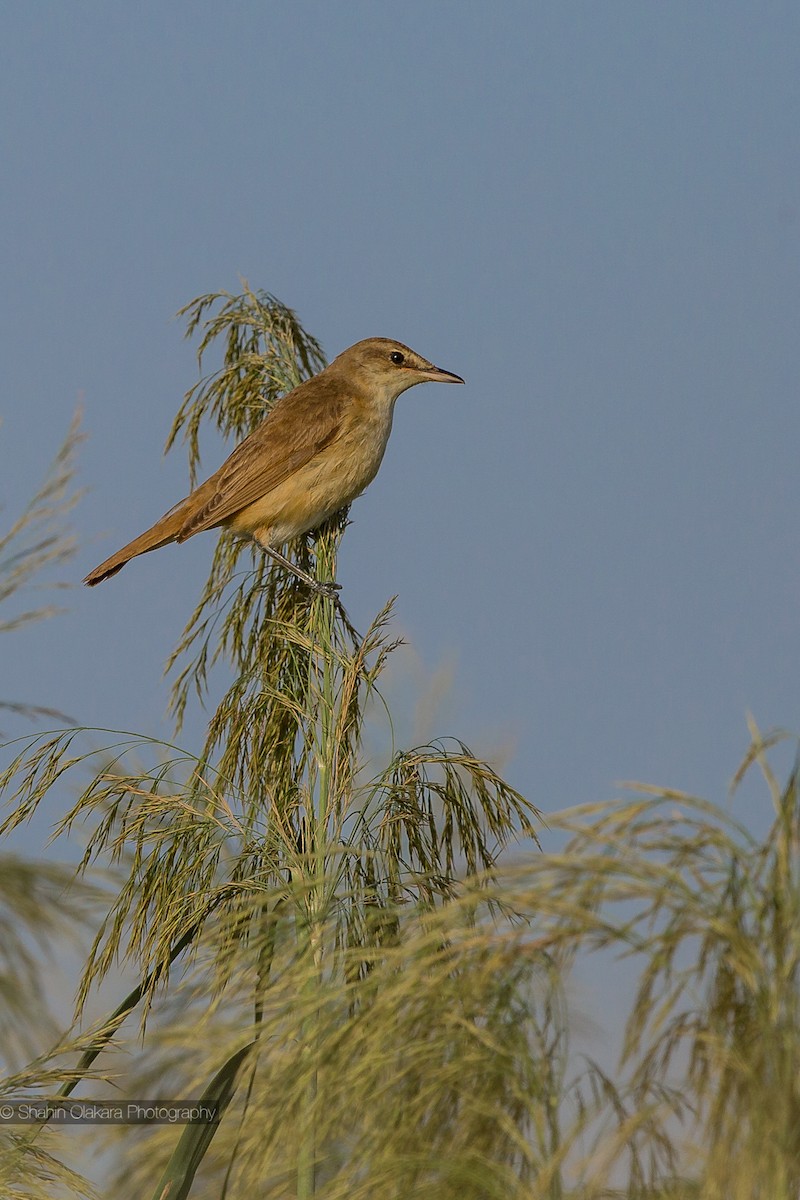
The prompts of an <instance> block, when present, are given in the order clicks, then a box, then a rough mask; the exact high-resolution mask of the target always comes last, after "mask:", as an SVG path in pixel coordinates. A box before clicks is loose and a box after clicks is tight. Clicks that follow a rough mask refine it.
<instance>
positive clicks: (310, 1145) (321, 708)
mask: <svg viewBox="0 0 800 1200" xmlns="http://www.w3.org/2000/svg"><path fill="white" fill-rule="evenodd" d="M335 568H336V550H335V539H334V537H333V536H332V535H331V534H328V533H326V534H323V535H322V536H321V537H320V539H319V541H318V543H317V577H318V578H320V579H333V578H335V574H334V573H335ZM311 627H312V630H313V632H314V634H315V635H316V639H317V647H316V649H317V656H318V657H317V662H318V664H319V665H320V666H321V672H322V679H321V688H320V690H319V693H317V690H316V687H315V680H316V679H318V678H319V674H318V672H315V671H313V670H312V671H311V672H310V673H309V706H308V708H309V713H310V714H311V721H310V722H309V734H308V736H309V738H310V739H312V740H313V741H314V742H315V743H316V755H315V774H316V786H315V787H314V786H312V782H313V781H310V787H309V791H310V794H311V795H312V796H313V794H314V792H316V798H317V803H316V807H315V811H314V816H313V828H312V830H311V845H312V847H313V861H312V871H313V881H312V887H311V889H310V893H309V896H308V900H307V906H308V910H307V911H308V919H307V927H306V929H307V953H308V958H309V965H310V975H309V984H308V992H307V995H308V997H309V998H311V997H313V995H314V994H318V993H319V990H320V987H321V983H322V960H323V949H324V945H323V928H324V920H325V903H326V898H325V887H326V874H327V870H326V868H327V850H328V825H329V817H330V808H331V789H332V786H333V775H334V761H335V746H334V735H333V729H334V705H335V686H334V683H335V680H334V676H335V670H334V662H333V656H334V650H333V628H334V601H333V600H331V599H328V598H326V597H322V596H321V597H318V598H317V599H316V600H315V601H314V608H313V616H312V620H311ZM312 653H313V652H312ZM302 1036H303V1044H304V1047H305V1052H306V1054H307V1055H308V1056H309V1057H312V1058H313V1057H314V1056H315V1055H316V1053H317V1046H318V1042H319V1011H318V1010H315V1011H312V1013H311V1015H310V1016H309V1017H308V1018H307V1020H306V1021H305V1022H304V1027H303V1035H302ZM316 1104H317V1073H316V1069H314V1070H313V1072H312V1075H311V1078H310V1080H309V1085H308V1090H307V1093H306V1113H305V1115H304V1119H303V1121H302V1123H301V1124H302V1136H301V1144H300V1151H299V1155H298V1164H297V1196H298V1200H311V1198H312V1197H313V1196H314V1195H315V1194H316V1157H317V1139H316V1121H315V1115H314V1114H315V1109H316Z"/></svg>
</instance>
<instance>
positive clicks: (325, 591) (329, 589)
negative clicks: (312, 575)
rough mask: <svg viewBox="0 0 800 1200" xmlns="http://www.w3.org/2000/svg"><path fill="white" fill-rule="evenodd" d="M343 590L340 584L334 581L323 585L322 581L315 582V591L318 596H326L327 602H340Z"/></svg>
mask: <svg viewBox="0 0 800 1200" xmlns="http://www.w3.org/2000/svg"><path fill="white" fill-rule="evenodd" d="M341 590H342V585H341V584H340V583H334V582H333V580H332V579H330V580H328V581H327V582H325V583H323V582H321V581H320V580H317V579H315V580H314V591H315V592H316V593H317V595H318V596H325V598H326V599H327V600H338V599H339V596H338V593H339V592H340V591H341Z"/></svg>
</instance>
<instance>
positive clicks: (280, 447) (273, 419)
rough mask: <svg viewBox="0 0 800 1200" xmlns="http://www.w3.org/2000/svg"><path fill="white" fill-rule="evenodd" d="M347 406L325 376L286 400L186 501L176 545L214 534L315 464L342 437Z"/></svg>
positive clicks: (305, 384) (279, 402) (301, 385)
mask: <svg viewBox="0 0 800 1200" xmlns="http://www.w3.org/2000/svg"><path fill="white" fill-rule="evenodd" d="M345 405H346V401H345V397H344V396H343V395H342V393H341V390H340V386H334V384H333V380H330V381H329V380H327V379H323V378H321V377H320V376H317V377H316V378H315V379H311V380H308V381H307V382H306V383H302V384H300V386H299V387H297V388H295V389H294V391H292V392H289V393H288V394H287V395H285V396H282V397H281V399H280V400H279V401H278V402H277V403H276V404H275V406H274V407H273V409H272V411H271V412H270V414H269V416H268V417H267V418H266V420H264V421H263V422H262V423H261V425H259V426H258V428H257V429H255V430H254V431H253V432H252V433H251V434H250V436H249V437H247V438H245V440H244V441H243V442H242V443H241V444H240V445H239V446H237V447H236V449H235V450H234V451H233V453H232V454H231V455H230V457H229V458H227V459H226V461H225V462H224V463H223V464H222V466H221V467H220V468H219V470H218V471H216V472H215V473H214V474H213V475H212V476H211V477H210V479H207V480H206V482H205V483H202V484H201V485H200V486H199V487H198V488H196V490H195V491H194V492H192V494H191V496H188V497H187V499H186V500H184V501H183V502H182V505H181V506H180V507H183V506H185V511H186V519H185V520H184V522H183V524H182V526H181V529H180V533H179V534H178V538H177V540H178V541H181V542H182V541H185V539H186V538H189V537H191V536H192V535H193V534H195V533H200V532H201V531H202V530H204V529H213V528H214V527H215V526H216V525H219V524H220V523H221V522H222V521H225V520H226V519H227V518H228V517H232V516H234V514H235V513H237V512H241V511H242V509H244V508H247V507H248V506H249V505H250V504H253V503H255V501H256V500H260V499H261V497H262V496H266V495H267V493H268V492H271V491H272V490H273V488H276V487H278V486H279V485H280V484H281V483H283V482H284V481H285V480H286V479H288V478H289V476H290V475H292V474H293V473H294V472H295V471H298V470H300V468H301V467H303V466H305V464H306V463H308V462H311V460H312V459H313V458H315V457H316V456H317V455H318V454H319V453H320V452H321V451H322V450H324V448H325V447H326V446H329V445H330V443H331V442H333V441H334V440H335V439H336V438H337V437H338V436H339V433H340V432H341V429H342V419H343V412H344V409H345Z"/></svg>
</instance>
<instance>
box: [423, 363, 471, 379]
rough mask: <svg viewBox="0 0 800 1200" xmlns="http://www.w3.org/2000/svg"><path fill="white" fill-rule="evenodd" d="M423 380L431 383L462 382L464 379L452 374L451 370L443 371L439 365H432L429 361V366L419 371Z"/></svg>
mask: <svg viewBox="0 0 800 1200" xmlns="http://www.w3.org/2000/svg"><path fill="white" fill-rule="evenodd" d="M419 373H420V375H421V376H422V378H423V380H424V381H425V382H426V383H427V382H429V381H430V382H431V383H463V382H464V380H463V379H462V378H461V376H460V375H454V374H453V372H452V371H443V370H442V368H441V367H434V366H433V364H432V363H431V365H430V367H426V368H423V370H422V371H420V372H419Z"/></svg>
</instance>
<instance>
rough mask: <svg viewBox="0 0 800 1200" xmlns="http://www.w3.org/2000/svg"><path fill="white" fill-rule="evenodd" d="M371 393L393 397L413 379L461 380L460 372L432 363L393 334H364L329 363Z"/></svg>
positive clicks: (383, 396) (437, 381) (411, 382)
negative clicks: (396, 338) (445, 369)
mask: <svg viewBox="0 0 800 1200" xmlns="http://www.w3.org/2000/svg"><path fill="white" fill-rule="evenodd" d="M330 369H335V370H336V371H337V372H341V373H342V374H343V375H345V376H347V377H349V378H350V379H351V380H352V382H354V383H357V384H358V385H360V386H361V387H363V388H364V389H365V390H366V391H368V392H369V393H370V394H371V395H373V396H376V397H377V396H380V397H381V398H382V399H385V400H389V401H394V400H396V399H397V397H398V396H399V395H400V394H401V392H405V391H407V389H408V388H410V387H414V385H415V384H416V383H463V382H464V380H463V379H462V378H461V376H460V375H454V374H453V373H452V372H451V371H443V370H442V368H441V367H435V366H434V365H433V363H432V362H428V360H427V358H423V357H422V355H421V354H417V353H416V351H415V350H411V349H410V347H408V346H404V345H403V343H402V342H395V341H394V340H393V339H392V338H365V339H364V341H363V342H356V344H355V345H354V346H350V348H349V349H348V350H344V351H343V352H342V353H341V354H340V355H339V356H338V358H335V359H334V360H333V362H332V363H331V366H330V368H329V370H330Z"/></svg>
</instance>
